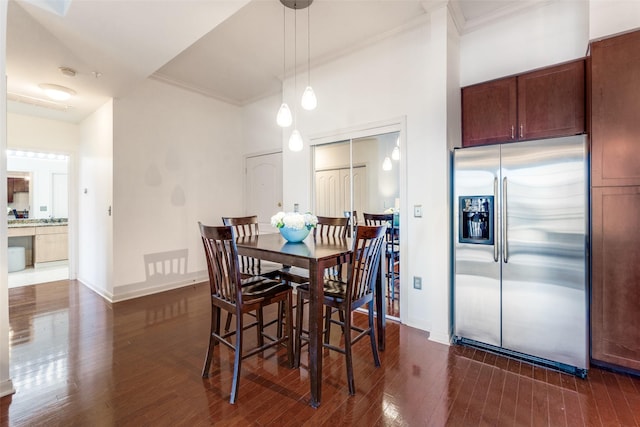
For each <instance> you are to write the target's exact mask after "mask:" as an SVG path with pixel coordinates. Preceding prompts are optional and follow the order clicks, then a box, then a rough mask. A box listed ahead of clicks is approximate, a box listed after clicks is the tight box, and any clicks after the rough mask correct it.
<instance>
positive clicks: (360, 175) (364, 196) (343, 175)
mask: <svg viewBox="0 0 640 427" xmlns="http://www.w3.org/2000/svg"><path fill="white" fill-rule="evenodd" d="M350 172H351V171H350V170H349V169H341V170H340V182H341V183H342V210H341V211H340V212H339V215H337V216H342V215H344V212H345V211H349V210H353V211H356V212H357V214H358V218H359V219H362V213H363V212H364V211H365V210H366V209H367V206H368V202H369V197H368V195H369V192H368V189H367V182H368V181H367V167H366V166H356V167H354V168H353V209H351V208H350V206H351V180H350V179H349V176H350Z"/></svg>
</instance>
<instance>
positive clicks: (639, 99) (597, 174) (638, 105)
mask: <svg viewBox="0 0 640 427" xmlns="http://www.w3.org/2000/svg"><path fill="white" fill-rule="evenodd" d="M638 52H640V31H635V32H633V33H627V34H623V35H621V36H617V37H612V38H609V39H605V40H601V41H598V42H594V43H592V44H591V75H592V81H591V90H592V95H591V102H592V104H591V111H592V112H591V114H592V116H591V147H592V156H593V158H592V169H591V179H592V184H593V185H594V186H612V185H640V156H639V155H638V151H639V150H640V139H639V136H640V120H639V119H638V117H639V116H638V112H639V111H640V96H639V94H640V55H639V54H638Z"/></svg>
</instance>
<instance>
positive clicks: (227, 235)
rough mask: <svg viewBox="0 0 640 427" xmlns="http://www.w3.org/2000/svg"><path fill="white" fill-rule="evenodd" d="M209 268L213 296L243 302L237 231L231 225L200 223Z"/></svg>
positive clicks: (229, 301)
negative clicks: (236, 238)
mask: <svg viewBox="0 0 640 427" xmlns="http://www.w3.org/2000/svg"><path fill="white" fill-rule="evenodd" d="M198 225H199V226H200V235H201V236H202V243H203V245H204V252H205V255H206V258H207V268H208V270H209V286H210V288H211V298H217V299H220V300H224V301H226V302H228V303H230V304H236V303H237V302H242V293H241V290H240V283H241V281H240V270H239V268H238V261H237V260H238V250H237V248H236V241H235V233H234V231H233V228H232V227H230V226H207V225H203V224H202V223H198Z"/></svg>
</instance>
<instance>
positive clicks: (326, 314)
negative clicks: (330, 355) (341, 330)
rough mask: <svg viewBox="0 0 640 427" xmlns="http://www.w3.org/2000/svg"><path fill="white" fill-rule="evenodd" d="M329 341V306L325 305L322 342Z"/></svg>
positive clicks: (326, 342) (327, 342)
mask: <svg viewBox="0 0 640 427" xmlns="http://www.w3.org/2000/svg"><path fill="white" fill-rule="evenodd" d="M329 341H331V307H329V306H327V307H326V309H325V312H324V343H325V344H329Z"/></svg>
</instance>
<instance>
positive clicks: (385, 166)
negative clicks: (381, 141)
mask: <svg viewBox="0 0 640 427" xmlns="http://www.w3.org/2000/svg"><path fill="white" fill-rule="evenodd" d="M289 144H291V142H289ZM391 169H393V164H391V159H390V158H389V156H387V157H385V158H384V160H383V162H382V170H383V171H390V170H391Z"/></svg>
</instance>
